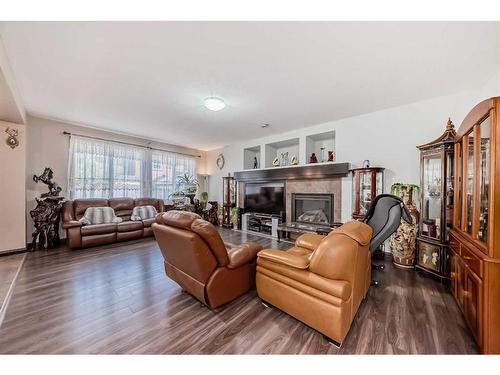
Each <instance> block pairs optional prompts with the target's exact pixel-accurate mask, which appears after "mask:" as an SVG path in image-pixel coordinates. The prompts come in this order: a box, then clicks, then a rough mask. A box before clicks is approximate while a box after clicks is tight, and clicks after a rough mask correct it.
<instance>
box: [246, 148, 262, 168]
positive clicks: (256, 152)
mask: <svg viewBox="0 0 500 375" xmlns="http://www.w3.org/2000/svg"><path fill="white" fill-rule="evenodd" d="M255 160H257V168H261V160H260V146H254V147H248V148H245V149H243V169H252V168H255Z"/></svg>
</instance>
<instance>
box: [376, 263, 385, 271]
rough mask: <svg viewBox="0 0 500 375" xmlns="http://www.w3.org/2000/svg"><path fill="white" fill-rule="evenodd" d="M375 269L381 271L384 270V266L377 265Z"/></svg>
mask: <svg viewBox="0 0 500 375" xmlns="http://www.w3.org/2000/svg"><path fill="white" fill-rule="evenodd" d="M377 269H378V270H381V271H383V270H385V264H379V265H378V266H377Z"/></svg>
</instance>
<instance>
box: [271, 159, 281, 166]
mask: <svg viewBox="0 0 500 375" xmlns="http://www.w3.org/2000/svg"><path fill="white" fill-rule="evenodd" d="M279 166H280V159H279V158H278V157H275V158H274V160H273V167H279Z"/></svg>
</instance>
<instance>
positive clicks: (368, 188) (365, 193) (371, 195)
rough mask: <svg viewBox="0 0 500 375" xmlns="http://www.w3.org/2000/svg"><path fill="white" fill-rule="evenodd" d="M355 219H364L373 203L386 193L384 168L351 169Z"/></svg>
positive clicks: (353, 216) (353, 215) (353, 214)
mask: <svg viewBox="0 0 500 375" xmlns="http://www.w3.org/2000/svg"><path fill="white" fill-rule="evenodd" d="M350 172H352V180H353V181H352V189H353V192H352V198H353V202H352V207H353V213H352V218H353V219H363V218H364V217H365V216H366V214H367V213H368V208H370V205H371V204H372V201H373V200H374V199H375V197H376V196H377V195H379V194H382V193H383V192H384V168H381V167H367V168H355V169H351V170H350Z"/></svg>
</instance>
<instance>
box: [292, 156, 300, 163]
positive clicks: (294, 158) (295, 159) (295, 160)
mask: <svg viewBox="0 0 500 375" xmlns="http://www.w3.org/2000/svg"><path fill="white" fill-rule="evenodd" d="M290 162H291V163H292V165H297V164H299V158H298V157H297V155H293V156H292V159H291V160H290Z"/></svg>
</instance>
